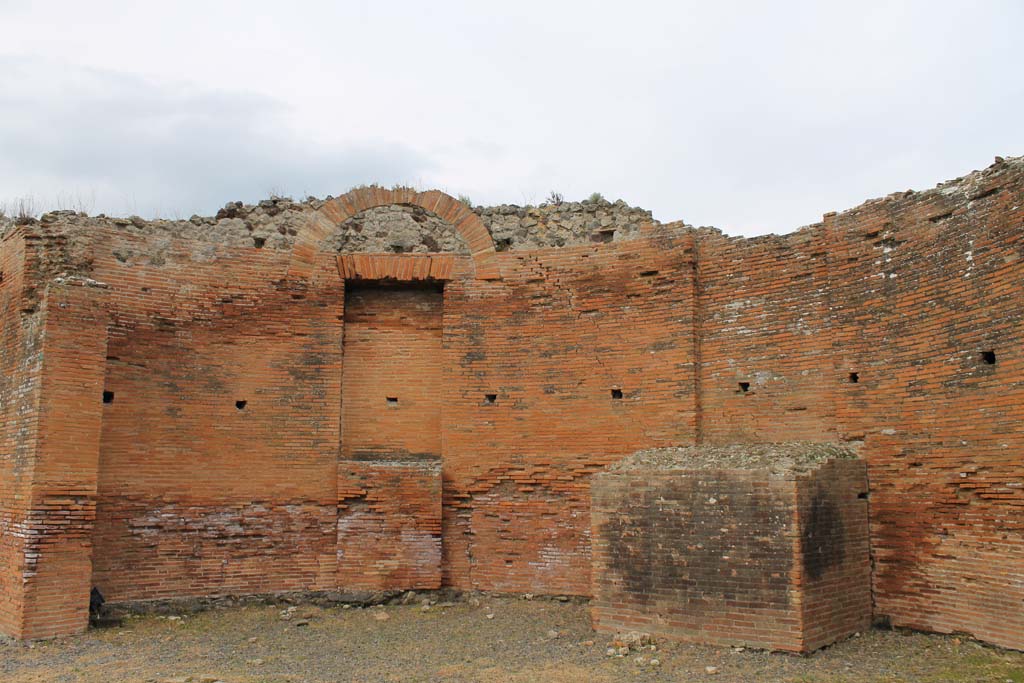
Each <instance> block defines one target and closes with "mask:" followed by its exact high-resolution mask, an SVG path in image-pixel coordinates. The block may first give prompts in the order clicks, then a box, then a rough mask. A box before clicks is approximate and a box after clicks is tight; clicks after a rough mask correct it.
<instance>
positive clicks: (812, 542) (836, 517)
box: [800, 490, 845, 579]
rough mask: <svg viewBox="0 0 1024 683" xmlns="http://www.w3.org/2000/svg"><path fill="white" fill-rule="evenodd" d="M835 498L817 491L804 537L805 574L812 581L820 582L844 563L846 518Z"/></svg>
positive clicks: (802, 537)
mask: <svg viewBox="0 0 1024 683" xmlns="http://www.w3.org/2000/svg"><path fill="white" fill-rule="evenodd" d="M834 495H835V494H834V493H830V492H827V491H821V490H817V491H815V492H814V496H813V498H812V499H811V505H810V516H809V517H808V519H807V520H806V522H805V523H804V525H803V532H802V533H801V535H800V549H801V551H802V553H801V554H802V555H803V563H804V573H805V574H806V575H807V576H808V578H810V579H820V578H821V577H822V576H823V575H824V574H825V572H826V571H828V570H829V569H830V568H831V567H835V566H838V565H839V564H840V563H841V562H842V561H843V552H844V550H843V539H844V538H845V533H844V529H843V516H842V513H841V512H840V510H839V505H838V503H837V501H836V500H834V499H833V496H834Z"/></svg>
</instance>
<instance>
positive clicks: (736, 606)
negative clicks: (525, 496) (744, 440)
mask: <svg viewBox="0 0 1024 683" xmlns="http://www.w3.org/2000/svg"><path fill="white" fill-rule="evenodd" d="M865 490H866V482H865V476H864V463H863V462H861V461H857V460H840V461H831V462H829V463H827V464H826V465H825V466H823V467H822V468H821V469H819V470H815V471H812V472H810V473H806V474H794V473H790V474H789V475H783V476H780V475H772V474H770V473H769V472H767V471H765V470H744V469H714V468H712V469H692V470H685V469H682V470H657V469H646V468H645V469H636V470H627V471H614V472H607V473H603V474H600V475H598V476H597V477H596V478H595V483H594V486H593V495H594V499H593V519H592V524H593V538H594V574H593V594H594V601H593V603H592V605H593V607H592V610H593V616H594V625H595V627H596V628H597V629H598V630H601V631H612V632H614V631H630V630H639V631H645V632H648V633H652V634H655V635H657V636H660V637H664V638H669V639H673V640H683V641H690V642H698V643H711V644H718V645H742V646H753V647H760V648H766V649H773V650H789V651H794V652H807V651H810V650H814V649H817V648H818V647H821V646H822V645H826V644H828V643H831V642H834V641H835V640H837V639H839V638H842V637H845V636H849V635H850V634H852V633H853V632H855V631H857V630H862V629H864V628H866V627H867V626H868V625H869V624H870V620H871V594H870V576H869V558H868V543H867V526H868V520H867V500H866V499H865V498H858V494H860V493H863V492H865Z"/></svg>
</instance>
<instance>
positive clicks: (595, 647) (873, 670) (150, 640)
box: [0, 596, 1024, 683]
mask: <svg viewBox="0 0 1024 683" xmlns="http://www.w3.org/2000/svg"><path fill="white" fill-rule="evenodd" d="M609 641H610V637H609V636H608V635H607V634H597V633H594V632H593V631H592V630H591V628H590V620H589V618H588V612H587V606H586V605H584V604H575V603H571V602H568V603H564V602H557V601H551V600H539V599H535V600H526V599H522V598H511V597H492V596H473V597H468V598H466V599H464V600H461V601H459V602H457V603H454V604H453V603H438V604H435V605H433V606H428V607H427V608H424V607H423V606H422V605H420V604H411V605H392V606H387V607H371V608H350V609H344V608H342V607H331V608H319V607H310V606H304V605H298V606H293V607H291V608H287V607H285V606H281V605H277V606H273V605H253V606H248V607H232V608H227V609H216V610H210V611H207V612H202V613H199V614H195V615H184V616H181V617H176V616H172V617H166V616H143V617H132V618H129V619H126V620H125V622H124V625H123V626H122V627H119V628H105V629H92V630H90V631H89V632H88V633H87V634H85V635H83V636H79V637H74V638H62V639H57V640H52V641H45V642H38V643H33V644H19V643H13V642H9V641H8V642H3V643H0V681H3V682H4V683H28V682H30V681H31V682H33V683H35V682H43V681H45V682H46V683H57V682H63V681H69V682H70V681H75V682H77V681H103V682H104V683H112V682H123V681H132V682H141V681H152V682H155V683H163V682H165V681H173V682H174V683H184V682H185V681H193V682H194V683H211V682H212V681H225V682H226V683H262V682H275V683H276V682H285V681H287V682H290V683H299V682H309V683H313V682H316V683H320V682H327V681H330V682H335V681H403V682H405V681H453V682H454V681H481V682H494V683H497V682H503V683H504V682H512V683H527V682H530V683H533V682H535V681H551V682H553V683H570V682H584V681H586V682H591V681H592V682H595V683H604V682H607V681H645V682H646V681H708V682H710V683H734V682H735V683H739V682H743V683H753V682H762V681H769V682H773V681H780V682H782V681H785V682H792V683H798V682H799V683H816V682H822V683H824V682H839V681H843V682H850V683H853V682H856V683H861V682H865V681H877V682H882V681H886V682H890V681H914V682H920V683H929V682H936V683H938V682H954V681H955V682H967V681H984V682H986V683H993V682H994V683H1006V682H1008V681H1009V682H1013V683H1024V653H1021V652H1010V651H1005V650H999V649H996V648H990V647H986V646H983V645H981V644H979V643H975V642H973V641H971V640H969V639H966V638H957V637H952V636H936V635H925V634H919V633H904V632H900V631H882V630H874V631H871V632H868V633H864V634H862V635H860V636H858V637H854V638H850V639H849V640H847V641H845V642H842V643H839V644H837V645H834V646H833V647H830V648H827V649H825V650H821V651H819V652H817V653H815V654H813V655H811V656H809V657H796V656H792V655H786V654H772V653H768V652H762V651H756V650H737V649H733V648H712V647H702V646H693V645H681V644H673V643H666V642H656V643H655V647H656V648H657V649H656V650H652V649H651V648H650V647H649V646H648V647H646V648H645V649H644V650H643V651H640V652H637V651H633V652H631V653H630V654H628V655H626V656H623V657H619V656H609V655H608V654H607V649H608V644H609ZM652 660H657V664H654V663H653V661H652ZM708 667H712V668H708Z"/></svg>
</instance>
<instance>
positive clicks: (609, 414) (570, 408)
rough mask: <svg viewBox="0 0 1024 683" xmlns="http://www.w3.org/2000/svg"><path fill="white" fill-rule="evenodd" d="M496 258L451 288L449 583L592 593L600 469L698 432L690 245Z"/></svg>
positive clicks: (641, 242) (671, 232)
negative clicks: (485, 278)
mask: <svg viewBox="0 0 1024 683" xmlns="http://www.w3.org/2000/svg"><path fill="white" fill-rule="evenodd" d="M501 256H503V257H504V258H502V259H501V261H500V263H501V270H502V275H503V278H502V279H501V280H500V281H495V282H480V281H453V282H452V283H449V284H448V285H447V286H446V288H445V302H444V303H445V310H444V319H445V328H444V345H445V350H444V352H445V356H444V357H445V362H444V367H445V382H444V386H445V395H444V411H443V425H444V428H443V434H444V449H445V450H444V454H443V455H444V468H445V491H444V496H445V506H444V515H445V525H444V550H445V561H444V568H445V582H446V583H448V584H450V585H454V586H457V587H460V588H467V589H469V588H475V589H484V590H501V591H521V592H537V593H569V594H580V595H585V594H587V593H588V592H589V580H590V579H589V576H590V550H589V548H590V539H589V533H590V531H589V529H590V524H589V509H590V497H589V487H590V484H589V480H590V476H591V475H592V474H593V473H594V472H597V471H599V470H601V469H602V468H603V467H604V466H605V465H607V464H608V463H610V462H614V461H615V460H617V459H619V458H620V457H622V456H623V455H625V454H626V453H629V452H632V451H634V450H636V449H637V448H640V447H642V446H646V445H669V444H676V443H680V442H682V443H690V442H692V440H693V438H694V431H695V421H696V412H695V406H694V367H695V365H694V343H693V313H692V303H693V293H692V288H693V250H692V239H691V237H690V236H689V234H688V233H686V232H685V231H681V230H677V229H675V228H673V227H671V226H667V227H662V228H659V229H658V230H657V231H655V232H653V233H650V234H648V235H647V236H645V237H644V238H642V239H637V240H634V241H629V242H621V243H613V244H610V245H599V246H589V247H571V248H570V247H567V248H564V249H559V250H548V251H544V252H537V253H534V254H529V255H514V256H513V255H509V256H505V255H501ZM489 397H493V400H492V399H490V398H489Z"/></svg>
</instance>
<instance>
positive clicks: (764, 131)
mask: <svg viewBox="0 0 1024 683" xmlns="http://www.w3.org/2000/svg"><path fill="white" fill-rule="evenodd" d="M1022 19H1024V5H1021V4H1020V3H1019V2H1015V1H1014V0H1005V1H999V0H990V1H988V2H983V3H975V4H973V5H965V4H963V3H957V2H952V1H936V0H933V1H930V2H925V1H921V0H915V1H905V2H888V1H887V2H881V1H879V2H861V3H856V4H850V5H847V6H837V5H833V4H831V3H816V2H783V3H760V2H732V3H706V2H672V3H669V2H661V3H658V2H645V1H643V0H639V1H636V2H632V3H621V2H616V3H602V2H586V3H584V2H550V1H548V2H537V1H535V0H523V1H521V2H517V3H513V4H506V5H505V6H502V8H501V9H500V10H499V9H495V8H494V7H493V6H491V5H489V4H487V3H478V2H473V3H471V2H464V1H454V0H438V1H437V2H432V3H413V2H402V1H397V2H392V3H379V2H371V1H370V0H365V1H362V2H344V3H336V2H307V3H298V4H290V5H289V6H288V7H287V8H284V7H283V6H282V5H281V3H276V2H269V1H265V2H245V3H241V2H214V1H210V0H208V1H206V2H202V3H200V2H186V1H182V2H177V3H163V4H160V5H156V4H153V3H127V2H90V3H72V2H62V1H53V2H50V3H45V4H28V3H21V4H18V5H15V4H14V3H3V2H0V23H2V24H3V25H4V26H5V39H4V42H3V43H2V44H0V93H2V94H0V120H2V121H3V124H2V125H0V196H4V195H7V196H11V195H12V194H15V193H25V192H31V193H34V194H35V195H37V196H43V197H52V196H55V195H56V194H58V193H70V192H75V191H77V192H84V193H89V192H94V193H95V194H96V197H97V199H96V205H97V206H96V210H105V211H111V212H124V211H128V210H132V209H131V208H130V207H129V206H125V204H126V203H127V204H134V205H135V207H136V209H135V210H138V211H140V212H146V211H153V210H156V209H160V210H162V211H164V212H168V211H178V212H181V213H183V214H185V215H187V214H189V213H192V212H193V211H204V212H205V211H210V210H211V208H212V207H216V206H219V205H221V204H223V203H224V202H226V201H229V200H232V199H255V198H258V197H259V196H260V195H263V194H265V193H266V192H267V191H268V190H270V189H271V188H279V189H281V190H283V191H287V192H291V193H295V194H298V193H301V192H312V193H316V194H326V193H337V192H340V191H342V190H344V189H346V188H347V187H348V186H349V185H352V184H356V183H360V182H372V181H379V182H385V183H395V182H415V183H418V184H421V185H426V186H437V187H442V188H445V189H448V190H449V191H451V192H460V193H466V194H469V195H470V196H472V197H473V199H474V200H475V201H479V202H487V203H497V202H519V203H521V202H524V201H527V200H529V199H531V198H532V199H534V200H539V199H542V198H543V197H544V196H545V195H547V193H548V192H549V191H550V190H552V189H555V190H558V191H560V192H562V193H564V194H565V195H566V196H567V197H570V198H572V197H582V196H586V195H588V194H590V193H591V192H593V191H599V192H602V193H603V194H604V195H605V196H608V197H610V198H615V197H622V198H623V199H626V200H627V201H629V202H631V203H634V204H639V205H642V206H645V207H647V208H651V209H653V210H654V212H655V215H656V217H658V218H660V219H663V220H673V219H680V218H684V219H686V220H687V221H689V222H692V223H696V224H714V225H717V226H719V227H721V228H723V229H726V230H727V231H730V232H742V233H747V234H754V233H757V232H766V231H769V230H772V231H776V232H780V231H788V230H791V229H794V228H796V227H798V226H800V225H802V224H805V223H808V222H812V221H815V220H817V219H818V218H819V217H820V215H821V214H822V213H823V212H825V211H830V210H837V209H843V208H847V207H849V206H853V205H855V204H857V203H859V202H860V201H862V200H864V199H866V198H869V197H873V196H878V195H882V194H886V193H888V192H891V191H896V190H902V189H906V188H908V187H917V188H923V187H927V186H930V185H932V184H934V183H935V182H938V181H940V180H944V179H946V178H949V177H952V176H955V175H960V174H962V173H965V172H967V171H969V170H971V169H973V168H978V167H981V166H984V165H987V164H988V163H989V162H990V161H991V159H992V157H993V156H995V155H996V154H1002V155H1007V154H1021V153H1024V126H1021V124H1020V123H1019V111H1020V110H1021V108H1022V107H1021V105H1024V83H1022V79H1021V77H1020V75H1019V56H1018V54H1017V47H1016V45H1017V40H1018V39H1017V35H1016V34H1017V33H1018V31H1019V28H1020V26H1021V25H1022V21H1021V20H1022Z"/></svg>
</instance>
